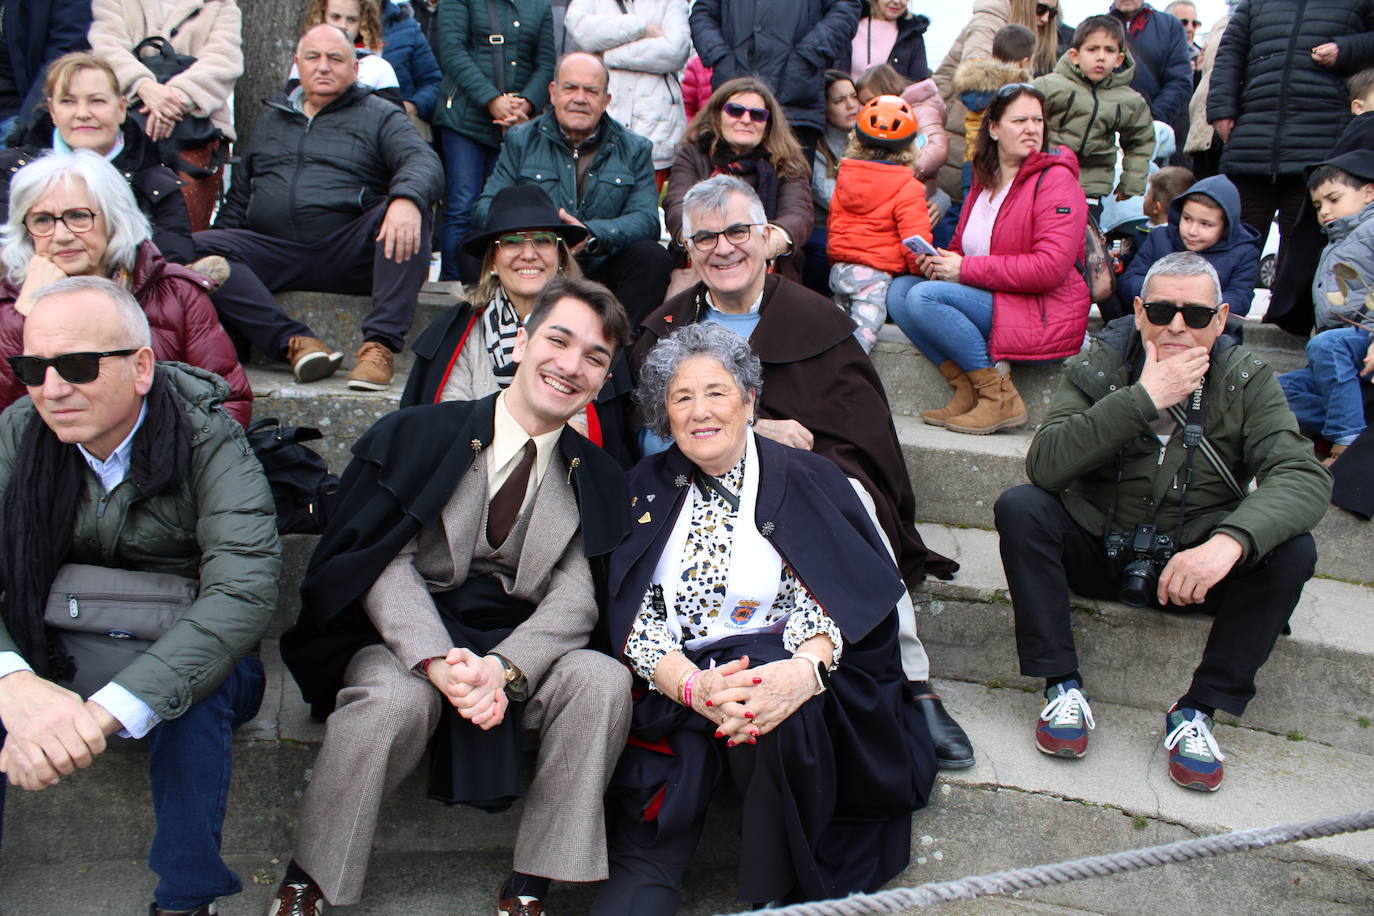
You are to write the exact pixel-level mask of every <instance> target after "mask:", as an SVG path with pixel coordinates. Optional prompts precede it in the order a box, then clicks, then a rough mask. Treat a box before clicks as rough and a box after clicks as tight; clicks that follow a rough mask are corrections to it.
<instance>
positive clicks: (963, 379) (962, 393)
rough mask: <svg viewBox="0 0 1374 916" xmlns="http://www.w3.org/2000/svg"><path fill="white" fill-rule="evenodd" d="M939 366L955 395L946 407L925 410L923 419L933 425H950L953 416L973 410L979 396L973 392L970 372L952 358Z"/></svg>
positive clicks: (922, 415)
mask: <svg viewBox="0 0 1374 916" xmlns="http://www.w3.org/2000/svg"><path fill="white" fill-rule="evenodd" d="M938 368H939V369H940V374H941V375H943V376H944V377H945V380H946V381H947V382H949V385H950V387H951V388H953V389H954V396H953V397H951V398H950V399H949V403H948V404H946V405H945V406H944V407H937V408H935V409H934V410H927V411H924V412H923V413H922V414H921V419H922V420H924V421H925V422H926V423H928V424H930V425H931V426H948V425H949V421H950V420H951V419H952V418H953V417H957V416H959V415H960V414H965V413H968V412H969V411H970V410H972V409H973V408H974V407H975V406H976V405H977V404H978V398H977V397H976V396H975V395H974V393H973V382H971V381H969V378H968V373H967V372H965V371H964V370H963V369H960V368H959V364H958V363H956V362H955V361H954V360H952V359H947V360H945V361H944V362H942V363H940V365H939V367H938Z"/></svg>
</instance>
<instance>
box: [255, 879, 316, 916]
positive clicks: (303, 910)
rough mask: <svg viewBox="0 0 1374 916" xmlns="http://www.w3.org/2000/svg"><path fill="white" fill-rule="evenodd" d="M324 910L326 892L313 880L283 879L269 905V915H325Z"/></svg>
mask: <svg viewBox="0 0 1374 916" xmlns="http://www.w3.org/2000/svg"><path fill="white" fill-rule="evenodd" d="M324 912H325V901H324V893H323V892H322V891H321V890H320V889H319V888H318V887H317V886H316V885H315V882H313V881H306V882H295V881H293V882H290V883H288V882H286V881H283V882H282V884H281V887H279V888H277V896H276V897H274V898H272V903H271V904H269V905H268V907H267V916H324Z"/></svg>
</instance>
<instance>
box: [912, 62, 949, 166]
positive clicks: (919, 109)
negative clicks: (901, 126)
mask: <svg viewBox="0 0 1374 916" xmlns="http://www.w3.org/2000/svg"><path fill="white" fill-rule="evenodd" d="M902 100H903V101H905V102H906V103H907V104H908V105H910V106H911V107H912V108H914V109H916V132H917V133H918V134H920V135H921V136H922V137H925V138H926V145H925V146H923V147H921V153H920V155H919V156H917V157H916V171H917V172H918V173H919V174H920V176H921V178H922V179H927V178H933V177H934V176H935V173H936V172H938V171H940V166H942V165H944V164H945V159H946V158H948V156H949V138H948V137H946V136H945V115H946V113H947V112H946V110H945V100H944V99H942V98H940V89H939V87H938V86H936V85H935V80H933V79H924V80H921V81H920V82H919V83H912V84H911V85H910V86H907V87H906V88H905V89H903V90H902Z"/></svg>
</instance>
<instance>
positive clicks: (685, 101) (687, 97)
mask: <svg viewBox="0 0 1374 916" xmlns="http://www.w3.org/2000/svg"><path fill="white" fill-rule="evenodd" d="M710 97H711V71H710V69H709V68H708V67H706V65H705V64H703V63H702V62H701V58H700V57H697V56H695V55H693V56H692V59H691V60H689V61H687V70H686V72H684V73H683V74H682V107H683V108H684V109H686V111H687V120H688V121H690V120H692V119H693V118H695V117H696V116H697V112H698V111H701V106H703V105H705V104H706V100H707V99H709V98H710Z"/></svg>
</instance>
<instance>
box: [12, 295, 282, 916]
mask: <svg viewBox="0 0 1374 916" xmlns="http://www.w3.org/2000/svg"><path fill="white" fill-rule="evenodd" d="M150 339H151V338H150V332H149V330H148V321H147V318H146V317H145V316H144V313H143V310H142V309H141V308H140V307H139V304H138V303H137V302H136V301H134V299H133V297H132V296H130V295H129V294H128V293H127V292H125V291H123V290H122V289H120V288H119V287H117V286H116V285H115V284H114V283H112V282H110V281H109V280H106V279H104V278H97V277H72V278H70V279H66V280H61V281H59V282H57V283H53V284H51V285H49V286H47V287H45V288H43V289H42V290H40V291H39V292H38V293H37V295H36V297H35V301H34V305H33V310H32V311H31V312H30V313H29V316H28V319H27V321H26V322H25V325H24V355H22V356H15V357H11V358H10V360H9V368H7V369H0V371H11V370H13V371H14V372H15V374H16V375H18V376H19V378H20V380H21V381H23V383H24V384H25V385H26V386H27V387H28V394H29V397H28V398H24V399H21V400H19V401H17V402H16V403H15V404H14V405H12V406H11V407H10V408H9V409H8V410H6V411H5V413H4V415H3V416H0V531H2V532H3V534H2V535H0V538H3V541H4V543H5V544H6V545H12V547H14V546H17V547H18V549H8V550H3V551H0V578H2V579H3V581H4V583H5V591H6V595H5V603H4V606H3V609H0V740H3V749H0V771H3V773H4V779H8V781H9V782H10V783H11V784H12V785H14V786H15V787H17V788H20V789H28V790H35V791H36V790H41V789H45V788H47V787H49V786H52V785H54V784H56V783H57V782H58V781H59V780H65V779H73V780H81V781H82V782H83V783H84V782H86V781H88V780H89V779H90V778H91V776H89V775H86V774H81V775H76V770H77V769H78V768H85V767H91V768H92V769H93V770H95V771H106V770H107V765H106V764H103V763H101V762H99V760H98V759H97V758H99V757H100V755H101V754H102V753H103V752H104V751H105V750H106V748H107V739H110V738H112V737H113V736H115V735H119V736H121V737H124V738H139V739H141V738H145V737H146V739H147V741H146V747H147V750H148V771H149V781H150V783H151V786H152V798H153V811H154V813H155V815H156V824H157V826H156V831H155V832H154V834H153V841H152V846H151V849H150V851H149V856H148V864H149V866H150V867H151V868H152V870H153V871H154V872H156V873H157V875H158V877H159V878H160V881H159V883H158V886H157V889H156V891H155V892H154V896H155V902H154V904H153V905H152V907H150V908H149V913H150V914H153V916H209V914H212V913H213V912H214V901H215V899H216V898H218V897H227V896H229V895H231V894H236V893H238V892H239V890H241V883H240V881H239V878H238V876H237V875H236V874H235V873H234V870H233V869H232V868H230V867H228V866H227V865H225V863H224V861H223V859H222V858H221V857H220V836H221V833H222V829H223V823H224V814H225V807H224V799H225V797H226V796H227V793H228V791H229V781H230V773H231V770H232V766H231V752H232V736H233V730H234V729H235V728H236V727H238V726H239V725H241V724H243V723H244V722H246V721H247V720H248V719H250V718H252V716H253V715H254V713H255V712H256V711H257V709H258V705H259V703H260V702H261V700H262V695H263V685H264V676H263V668H262V663H261V662H260V661H259V660H258V659H257V658H256V657H252V656H250V654H249V653H250V652H252V651H253V649H254V647H255V646H256V644H257V641H258V639H259V638H260V637H261V636H262V634H263V631H264V630H265V629H266V627H267V623H268V621H269V619H270V618H271V615H272V610H273V608H274V607H275V606H276V600H277V580H278V578H279V576H280V571H281V559H280V554H281V545H280V542H279V540H278V537H277V529H276V511H275V508H274V505H273V502H272V493H271V490H270V488H269V487H268V485H267V479H266V477H265V476H264V474H263V470H262V466H261V464H259V463H258V460H257V458H256V457H254V455H253V453H252V452H251V451H249V449H248V448H247V443H246V442H245V440H244V436H243V430H242V428H241V427H240V426H239V425H238V423H236V422H235V421H234V420H232V419H231V418H230V417H229V415H228V414H226V413H225V412H224V410H223V407H222V404H223V402H224V399H225V398H226V397H227V396H228V394H229V388H228V386H227V385H226V384H225V383H224V382H223V381H222V380H221V379H220V378H219V377H218V376H215V375H212V374H210V373H209V372H205V371H203V370H200V369H196V368H193V367H190V366H183V365H182V364H180V363H155V362H154V360H153V351H152V348H151V346H150V345H149V344H150ZM72 564H85V565H84V566H82V567H80V569H83V570H84V573H82V575H84V577H85V578H84V579H82V580H81V581H82V582H83V584H84V587H85V588H86V591H84V592H82V591H80V590H78V594H81V598H80V600H79V601H78V600H77V599H75V598H72V597H68V598H67V601H66V602H64V604H65V605H66V607H65V608H64V616H67V613H66V612H67V610H68V609H70V618H72V620H68V621H63V622H62V623H56V622H53V621H52V620H50V619H49V617H48V615H45V613H44V608H45V607H46V605H47V604H48V603H49V592H50V591H52V592H56V593H57V594H58V595H63V594H66V595H68V596H70V595H71V594H72V592H71V591H70V590H69V589H72V588H75V586H73V585H71V584H68V585H67V586H66V587H63V586H62V585H60V584H58V580H59V576H61V577H62V578H61V581H62V582H67V583H71V582H72V579H71V578H70V576H71V575H73V566H72ZM59 566H60V567H61V568H60V569H59ZM150 573H161V574H168V573H170V574H172V575H171V576H160V577H158V578H157V580H153V579H151V578H140V579H137V581H136V582H131V581H130V577H139V576H143V577H147V576H148V575H149V574H150ZM177 577H180V578H181V579H182V580H186V581H185V587H186V588H188V589H189V590H191V592H192V593H193V594H195V596H196V597H195V598H194V600H193V601H192V602H191V603H190V605H189V606H188V607H186V608H185V610H184V613H183V614H182V615H181V616H180V617H179V618H176V619H174V620H172V621H166V622H164V623H163V624H162V625H161V626H155V625H154V623H153V621H155V620H156V618H157V617H158V616H160V615H161V614H163V613H165V611H162V610H159V605H164V604H165V602H166V599H165V598H164V599H162V600H159V599H158V598H151V597H147V598H141V599H139V600H138V601H137V602H136V603H134V602H131V606H130V607H126V609H125V610H123V611H121V612H119V617H118V619H115V618H112V617H106V618H104V620H103V622H102V623H101V625H100V626H99V627H96V628H94V630H86V631H82V629H81V627H80V625H79V623H78V622H77V621H79V620H80V619H81V618H83V617H84V618H86V619H92V620H95V619H98V617H97V615H98V614H99V613H100V610H99V609H98V608H92V607H91V606H90V605H89V604H88V603H87V598H88V597H90V598H91V599H92V600H94V601H95V602H96V603H97V604H98V603H99V599H98V598H97V597H96V595H97V594H98V593H100V592H102V591H106V592H109V591H114V590H115V583H117V582H119V581H124V582H126V583H128V584H129V585H131V586H134V587H133V588H126V590H125V591H126V592H133V593H136V594H139V595H146V594H147V593H149V592H151V591H153V590H154V589H153V586H152V585H151V583H153V582H154V581H159V582H161V581H165V580H166V579H176V578H177ZM106 627H110V629H106ZM107 637H118V638H107ZM140 639H141V640H143V642H141V643H140V642H138V640H140ZM2 786H3V779H0V787H2ZM3 803H4V793H3V791H0V811H2V810H3ZM119 804H120V805H123V806H124V807H126V808H128V807H130V806H132V805H134V804H135V802H134V800H133V799H132V798H128V799H121V800H120V802H119ZM127 814H128V817H127V818H125V819H132V820H134V821H141V820H142V819H143V815H142V814H141V813H138V812H135V811H133V810H129V811H128V812H127ZM64 905H65V907H66V908H68V909H70V910H71V911H74V912H75V911H90V910H92V909H94V908H96V906H97V901H96V900H95V899H94V898H89V899H85V900H78V899H67V900H65V901H64Z"/></svg>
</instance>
